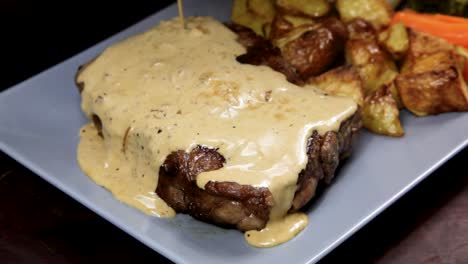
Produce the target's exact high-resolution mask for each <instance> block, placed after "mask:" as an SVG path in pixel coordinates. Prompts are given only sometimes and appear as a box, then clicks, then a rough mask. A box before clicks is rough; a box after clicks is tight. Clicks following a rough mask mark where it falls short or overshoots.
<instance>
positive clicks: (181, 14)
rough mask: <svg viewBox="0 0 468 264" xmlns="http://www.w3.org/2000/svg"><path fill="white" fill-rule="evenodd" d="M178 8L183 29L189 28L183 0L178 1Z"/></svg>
mask: <svg viewBox="0 0 468 264" xmlns="http://www.w3.org/2000/svg"><path fill="white" fill-rule="evenodd" d="M177 7H178V8H179V17H180V21H181V23H182V28H187V27H186V25H185V19H184V7H183V6H182V0H177Z"/></svg>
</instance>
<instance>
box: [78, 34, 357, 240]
mask: <svg viewBox="0 0 468 264" xmlns="http://www.w3.org/2000/svg"><path fill="white" fill-rule="evenodd" d="M231 29H233V30H234V31H235V32H237V33H238V35H239V42H240V43H242V44H243V45H244V46H245V47H247V49H248V53H247V54H246V55H241V56H239V57H238V61H239V62H242V63H249V64H255V65H267V66H270V67H272V68H273V69H275V70H277V71H280V72H282V73H284V74H285V75H286V76H287V79H288V80H289V81H290V82H293V83H296V84H301V83H302V80H301V79H300V78H299V76H298V74H297V73H296V71H295V69H294V67H292V66H291V65H290V64H289V63H288V62H286V61H285V60H284V59H283V58H282V56H281V52H280V51H279V50H278V49H277V48H274V47H273V46H272V45H271V44H269V42H268V41H266V40H264V39H262V38H258V37H257V36H255V34H253V35H252V33H253V32H249V31H247V30H245V29H244V28H241V27H237V26H233V25H231ZM85 67H86V65H85V66H84V67H82V68H81V71H82V70H83V69H84V68H85ZM77 86H78V87H79V90H80V92H82V91H86V90H83V89H85V87H84V83H80V82H78V79H77ZM304 89H305V88H304ZM266 97H267V94H265V100H266V101H268V98H266ZM303 111H307V109H303ZM102 117H103V116H101V117H100V116H98V115H97V114H93V115H92V117H91V119H92V121H93V122H94V124H95V127H96V129H97V130H98V132H99V134H100V136H101V137H103V138H105V137H104V136H103V133H102V132H103V131H102V130H101V129H102V127H103V124H102V120H101V118H102ZM103 120H105V119H103ZM360 128H361V118H360V113H359V111H357V112H355V113H354V114H353V115H352V116H351V117H349V118H348V119H347V120H345V121H343V122H342V123H341V124H340V128H339V129H338V131H328V132H326V133H323V134H319V133H317V132H314V133H313V134H312V135H311V136H310V138H309V140H308V144H307V156H308V162H307V165H306V167H305V169H304V170H302V171H301V172H300V173H299V175H298V179H297V183H296V192H295V195H294V199H293V202H292V205H291V208H290V209H289V211H290V212H294V211H297V210H299V209H300V208H302V207H303V206H304V205H305V204H306V203H308V202H309V201H310V200H311V199H312V198H313V197H314V195H315V191H316V188H317V186H318V184H319V182H324V183H325V184H329V183H330V182H331V180H332V179H333V177H334V174H335V170H336V168H337V167H338V165H339V162H340V161H341V160H343V159H344V158H346V157H348V155H349V154H350V151H351V145H352V142H353V141H354V139H355V138H356V136H357V134H358V131H359V129H360ZM127 133H128V129H127V131H126V132H125V135H124V142H123V145H125V140H126V138H127ZM123 149H125V147H123ZM225 162H226V160H225V157H223V156H222V155H221V154H220V153H219V152H218V151H217V150H216V149H213V148H209V147H207V146H197V147H196V148H194V149H193V150H192V151H191V152H185V151H183V150H177V151H174V152H172V153H170V154H169V155H168V156H167V157H165V161H164V162H163V164H162V165H161V167H160V170H159V178H158V184H157V188H156V193H157V194H158V196H159V197H161V198H162V199H163V200H164V201H165V202H166V203H167V204H168V205H169V206H170V207H172V208H173V209H175V211H177V212H181V213H186V214H190V215H191V216H193V217H194V218H197V219H200V220H203V221H206V222H212V223H214V224H217V225H221V226H227V227H235V228H237V229H239V230H242V231H247V230H254V229H256V230H260V229H262V228H264V227H265V225H266V223H267V222H268V220H269V216H270V212H271V210H272V208H273V206H274V205H275V202H274V199H273V196H272V194H271V193H270V190H269V189H268V188H264V187H254V186H251V185H242V184H238V183H235V182H212V181H209V182H208V183H207V184H206V185H205V186H204V188H203V189H201V188H199V187H198V186H197V182H196V179H197V176H198V175H199V174H200V173H202V172H206V171H213V170H218V169H220V168H222V167H223V166H224V163H225ZM158 166H159V165H158Z"/></svg>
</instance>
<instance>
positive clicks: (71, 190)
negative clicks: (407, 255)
mask: <svg viewBox="0 0 468 264" xmlns="http://www.w3.org/2000/svg"><path fill="white" fill-rule="evenodd" d="M230 5H231V1H209V0H191V1H189V0H186V1H185V9H186V10H185V12H186V14H188V15H212V16H215V17H217V18H218V19H221V20H224V21H226V20H227V19H228V17H229V9H230ZM176 11H177V8H176V7H175V6H171V7H169V8H166V9H164V10H162V11H161V12H159V13H157V14H155V15H153V16H151V17H149V18H147V19H145V20H144V21H142V22H140V23H138V24H136V25H134V26H132V27H131V28H129V29H127V30H125V31H123V32H121V33H119V34H117V35H115V36H114V37H112V38H110V39H108V40H106V41H104V42H102V43H100V44H98V45H96V46H94V47H92V48H90V49H88V50H86V51H85V52H83V53H81V54H79V55H77V56H75V57H73V58H71V59H69V60H67V61H65V62H63V63H61V64H59V65H57V66H55V67H52V68H51V69H49V70H47V71H45V72H43V73H41V74H39V75H37V76H35V77H33V78H31V79H29V80H27V81H25V82H23V83H20V84H18V85H16V86H15V87H13V88H11V89H9V90H6V91H4V92H2V93H0V149H1V150H2V151H4V152H6V153H7V154H9V155H10V156H12V157H13V158H15V159H16V160H18V161H19V162H21V163H22V164H24V165H25V166H26V167H28V168H29V169H31V170H32V171H34V172H36V173H37V174H38V175H40V176H41V177H43V178H44V179H46V180H47V181H49V182H50V183H51V184H53V185H55V186H56V187H57V188H59V189H61V190H62V191H64V192H65V193H67V194H69V195H70V196H72V197H73V198H75V199H76V200H78V201H80V202H81V203H83V204H84V205H86V206H87V207H89V208H90V209H91V210H93V211H95V212H96V213H97V214H99V215H101V216H102V217H104V218H106V219H107V220H109V221H110V222H112V223H113V224H115V225H117V226H118V227H120V228H121V229H123V230H125V231H126V232H127V233H129V234H130V235H132V236H134V237H135V238H137V239H138V240H140V241H141V242H143V243H145V244H146V245H148V246H149V247H151V248H153V249H154V250H156V251H158V252H159V253H161V254H163V255H164V256H166V257H168V258H169V259H171V260H173V261H175V262H177V263H206V264H208V263H226V264H228V263H235V264H241V263H253V262H254V263H286V262H287V263H306V262H315V261H317V260H319V259H320V258H321V257H323V256H324V255H325V254H326V253H327V252H329V251H330V250H332V249H333V248H334V247H336V246H337V245H338V244H339V243H341V242H342V241H343V240H345V239H346V238H347V237H349V236H350V235H351V234H353V233H354V232H355V231H356V230H358V229H359V228H360V227H362V226H363V225H364V224H366V223H367V222H368V221H369V220H370V219H372V218H373V217H375V216H376V215H377V214H378V213H379V212H381V211H382V210H383V209H385V208H386V207H387V206H388V205H390V204H391V203H392V202H394V201H395V200H396V199H398V198H399V197H400V196H401V195H403V194H404V193H405V192H407V191H408V190H409V189H411V188H412V187H413V186H415V185H416V184H417V183H418V182H420V181H421V180H422V179H424V178H425V177H426V176H427V175H428V174H430V173H431V172H432V171H433V170H434V169H436V168H437V167H439V166H440V165H441V164H442V163H443V162H445V161H446V160H447V159H449V158H450V157H451V156H453V155H454V154H456V153H457V152H458V151H460V150H462V149H463V148H464V147H465V146H466V145H468V114H467V113H452V114H444V115H440V116H433V117H428V118H415V117H413V116H411V115H409V114H407V113H403V116H402V119H403V123H404V125H405V128H406V132H407V134H406V136H405V137H404V138H402V139H394V138H388V137H382V136H377V135H372V134H370V133H366V132H364V133H363V134H362V137H361V140H360V141H359V142H358V144H357V145H356V146H355V151H354V153H353V156H352V158H351V160H349V162H347V163H346V164H345V166H344V167H343V169H342V170H340V173H339V176H338V177H337V178H336V180H335V182H334V184H333V186H332V187H331V188H330V189H328V190H327V191H326V192H325V193H324V195H323V196H322V197H321V198H320V199H318V200H317V201H316V202H315V203H314V204H313V206H312V207H311V208H310V209H309V211H308V213H309V216H310V225H309V226H308V227H307V228H306V230H304V231H303V232H302V233H301V234H300V235H299V236H298V237H296V238H295V239H293V240H292V241H290V242H288V243H286V244H283V245H281V246H278V247H275V248H271V249H257V248H253V247H250V246H248V245H247V244H246V243H245V242H244V239H243V236H242V234H241V233H240V232H238V231H235V230H223V229H221V228H218V227H214V226H212V225H208V224H205V223H201V222H198V221H196V220H193V219H192V218H190V217H187V216H184V215H179V216H177V217H176V218H175V219H158V218H154V217H150V216H147V215H144V214H142V213H140V212H139V211H137V210H136V209H133V208H131V207H128V206H126V205H124V204H122V203H120V202H118V201H117V200H115V199H113V197H112V195H111V194H110V193H109V192H108V191H106V190H105V189H103V188H101V187H99V186H97V185H95V184H94V183H93V182H92V181H91V180H89V179H88V177H86V176H85V175H84V174H83V172H81V170H80V169H79V167H78V165H77V162H76V157H75V154H76V146H77V143H78V130H79V128H80V127H81V125H83V124H84V123H85V122H86V120H85V117H84V115H83V114H82V113H81V111H80V96H79V94H78V92H77V89H76V88H75V85H74V82H73V77H74V74H75V72H76V69H77V67H78V65H80V64H83V63H85V62H87V61H89V60H90V59H91V58H93V57H94V56H96V55H97V54H99V53H100V52H101V51H102V50H103V48H105V47H106V46H108V45H110V44H111V43H114V42H117V41H119V40H122V39H124V38H125V37H128V36H130V35H133V34H135V33H138V32H142V31H144V30H146V29H148V28H149V27H151V26H153V25H155V24H157V23H158V22H159V21H160V20H161V19H167V18H170V17H172V16H174V15H176ZM99 235H100V234H96V236H99Z"/></svg>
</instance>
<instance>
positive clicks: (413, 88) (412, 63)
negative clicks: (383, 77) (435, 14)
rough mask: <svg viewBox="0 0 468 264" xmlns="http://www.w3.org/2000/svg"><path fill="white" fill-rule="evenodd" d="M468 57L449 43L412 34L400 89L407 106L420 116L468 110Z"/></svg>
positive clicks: (398, 83) (397, 84) (398, 80)
mask: <svg viewBox="0 0 468 264" xmlns="http://www.w3.org/2000/svg"><path fill="white" fill-rule="evenodd" d="M465 60H466V58H465V57H464V56H462V55H460V54H459V53H457V51H456V49H455V46H453V45H452V44H450V43H448V42H446V41H445V40H442V39H439V38H437V37H433V36H430V35H426V34H423V33H419V32H414V31H412V32H411V33H410V48H409V50H408V54H407V55H406V57H405V61H404V63H403V67H402V71H401V74H400V75H399V76H398V77H397V79H396V86H397V88H398V91H399V93H400V96H401V99H402V101H403V104H404V105H405V107H406V108H407V109H408V110H409V111H411V112H413V113H414V114H415V115H418V116H425V115H431V114H439V113H444V112H453V111H468V88H467V86H466V83H465V81H464V78H463V74H462V71H463V67H464V64H465V63H464V61H465Z"/></svg>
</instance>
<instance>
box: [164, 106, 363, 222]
mask: <svg viewBox="0 0 468 264" xmlns="http://www.w3.org/2000/svg"><path fill="white" fill-rule="evenodd" d="M360 128H361V117H360V113H359V111H358V112H356V113H355V114H354V115H353V116H351V117H350V118H348V119H347V120H346V121H344V122H343V123H342V124H341V126H340V129H339V131H337V132H335V131H329V132H326V133H325V134H324V135H319V134H318V133H317V132H314V133H313V134H312V136H311V137H310V138H309V140H308V145H307V155H308V162H307V166H306V168H305V169H304V170H303V171H302V172H301V173H300V174H299V176H298V181H297V189H296V193H295V196H294V200H293V202H292V206H291V208H290V212H295V211H298V210H299V209H300V208H301V207H303V206H304V205H305V204H307V203H308V202H309V201H310V200H311V199H312V198H313V197H314V195H315V191H316V189H317V186H318V183H319V182H321V181H322V182H324V183H325V184H329V183H330V182H331V180H332V179H333V177H334V175H335V170H336V168H337V167H338V165H339V162H340V161H341V160H343V159H345V158H346V157H348V156H349V154H350V152H351V146H352V142H353V141H354V140H355V138H356V136H357V134H358V131H359V129H360ZM224 162H225V159H224V157H223V156H222V155H221V154H220V153H218V152H217V151H216V149H211V148H207V147H203V146H198V147H196V148H195V149H194V150H192V151H191V152H190V153H187V152H185V151H182V150H179V151H175V152H173V153H171V154H170V155H169V156H168V157H167V158H166V160H165V162H164V164H163V165H162V166H161V169H160V171H159V182H158V187H157V189H156V193H157V194H158V195H159V197H161V198H162V199H163V200H164V201H165V202H166V203H167V204H168V205H169V206H171V207H172V208H173V209H174V210H176V211H177V212H181V213H185V214H189V215H191V216H193V217H194V218H197V219H199V220H202V221H205V222H211V223H214V224H217V225H220V226H225V227H235V228H237V229H239V230H242V231H247V230H252V229H257V230H260V229H262V228H264V227H265V225H266V223H267V222H268V219H269V213H270V210H271V207H272V206H273V204H274V201H273V199H272V196H271V193H270V191H269V190H268V189H267V188H256V187H253V186H249V185H241V184H238V183H235V182H211V181H210V182H208V183H207V184H206V186H205V188H204V189H200V188H199V187H198V186H197V183H196V177H197V175H198V174H200V173H201V172H204V171H211V170H217V169H220V168H221V167H223V164H224Z"/></svg>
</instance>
